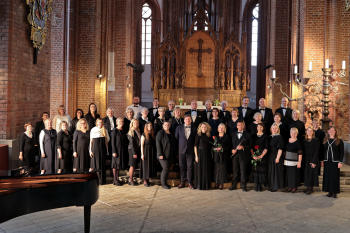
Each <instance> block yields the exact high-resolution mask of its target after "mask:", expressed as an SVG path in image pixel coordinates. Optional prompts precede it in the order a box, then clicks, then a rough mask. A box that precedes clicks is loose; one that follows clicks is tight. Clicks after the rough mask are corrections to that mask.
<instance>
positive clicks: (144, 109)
mask: <svg viewBox="0 0 350 233" xmlns="http://www.w3.org/2000/svg"><path fill="white" fill-rule="evenodd" d="M144 111H147V113H148V112H149V111H148V108H142V109H141V113H142V112H144Z"/></svg>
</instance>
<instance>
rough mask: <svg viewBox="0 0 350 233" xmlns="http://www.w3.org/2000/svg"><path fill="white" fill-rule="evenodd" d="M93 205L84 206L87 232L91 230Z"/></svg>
mask: <svg viewBox="0 0 350 233" xmlns="http://www.w3.org/2000/svg"><path fill="white" fill-rule="evenodd" d="M90 220H91V206H84V229H85V233H89V232H90Z"/></svg>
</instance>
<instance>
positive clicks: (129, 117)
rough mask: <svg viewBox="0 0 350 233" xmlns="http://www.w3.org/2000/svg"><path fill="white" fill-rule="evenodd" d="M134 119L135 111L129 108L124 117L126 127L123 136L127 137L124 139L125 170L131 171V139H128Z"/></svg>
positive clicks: (124, 126)
mask: <svg viewBox="0 0 350 233" xmlns="http://www.w3.org/2000/svg"><path fill="white" fill-rule="evenodd" d="M132 119H134V110H133V109H132V108H127V109H126V110H125V117H124V125H123V134H124V135H125V137H124V140H123V141H124V144H123V145H124V150H123V153H124V156H123V157H124V158H125V169H129V168H128V167H129V149H128V148H129V139H128V136H127V134H128V132H129V129H130V123H131V121H132Z"/></svg>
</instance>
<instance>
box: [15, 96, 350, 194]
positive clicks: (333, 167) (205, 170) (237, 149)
mask: <svg viewBox="0 0 350 233" xmlns="http://www.w3.org/2000/svg"><path fill="white" fill-rule="evenodd" d="M139 101H140V100H139V98H138V97H137V96H135V97H134V98H133V105H131V106H129V107H127V109H126V111H125V117H118V118H116V117H114V110H113V109H112V108H108V109H107V112H106V115H107V116H106V117H105V118H103V119H101V118H100V115H99V114H98V113H97V107H96V105H95V104H93V103H91V104H90V106H89V112H88V113H87V114H86V115H84V112H83V110H81V109H78V110H76V114H75V117H74V119H71V118H70V116H69V115H67V114H66V111H65V107H64V106H63V105H61V106H59V108H58V115H56V116H54V117H53V118H52V120H51V119H50V115H49V113H47V112H44V113H43V115H42V121H39V122H38V123H37V124H36V127H35V131H34V133H32V130H33V126H32V124H31V123H26V124H25V125H24V129H25V132H24V133H23V134H22V135H21V137H20V155H19V159H20V160H22V161H23V162H22V163H23V165H25V166H27V167H28V168H32V167H33V166H34V158H35V154H37V153H38V152H39V153H40V155H41V156H40V173H41V174H50V173H54V172H58V173H61V172H62V171H68V172H70V171H73V172H84V171H97V172H99V177H100V184H105V183H106V167H107V165H106V164H109V163H106V161H110V166H111V168H112V169H113V177H114V179H113V184H114V185H116V186H121V185H122V183H121V182H120V181H119V177H118V176H119V170H120V169H127V168H129V175H130V179H129V185H136V183H135V182H134V179H133V175H134V170H135V168H137V167H138V166H140V173H139V176H140V178H141V179H143V181H144V186H146V187H150V183H149V179H150V178H154V177H156V176H157V171H160V170H162V171H161V185H162V187H163V188H165V189H169V188H170V186H168V184H167V179H168V174H169V170H170V169H171V167H173V169H174V170H176V168H177V166H179V169H180V176H181V183H180V185H179V186H178V188H184V187H186V181H187V186H188V187H189V188H190V189H199V190H207V189H210V188H211V182H215V184H216V186H215V187H216V188H219V189H223V184H224V183H227V182H228V177H229V174H232V186H231V187H230V188H229V190H234V189H237V184H238V181H239V177H240V182H241V188H242V190H243V191H247V185H246V183H247V182H248V181H250V182H254V183H255V189H254V190H255V191H262V185H264V186H266V187H267V188H268V190H270V191H271V192H275V191H277V190H278V189H284V188H286V187H287V191H288V192H291V193H295V192H296V191H297V187H299V186H300V185H301V184H302V183H303V184H304V185H305V186H306V187H307V189H306V191H305V192H304V193H306V194H307V195H309V194H311V193H312V192H313V187H314V186H319V179H318V176H319V174H320V167H324V172H323V185H322V190H323V191H325V192H328V194H327V195H326V196H328V197H334V198H336V197H337V193H339V192H340V168H341V167H342V160H343V156H344V144H343V141H342V139H340V138H339V137H338V133H337V130H336V128H335V127H334V126H333V125H330V127H329V129H328V131H327V132H324V131H323V130H322V129H321V128H320V121H319V120H318V119H313V122H312V126H308V127H306V128H305V124H304V123H303V122H302V121H300V120H299V117H300V113H299V111H298V110H292V109H291V108H288V99H287V98H283V99H282V104H281V107H280V108H278V109H276V111H275V113H274V114H273V112H272V109H270V108H267V107H266V106H265V105H266V101H265V99H263V98H262V99H260V100H259V107H258V108H257V109H251V108H249V107H248V104H249V98H247V97H244V98H243V100H242V106H240V107H237V108H232V110H231V111H228V110H227V102H226V101H223V102H222V103H221V106H222V110H219V109H218V108H216V107H214V108H213V107H212V103H211V101H207V102H206V103H205V106H206V109H205V110H204V111H199V110H197V101H195V100H194V101H192V103H191V110H190V111H188V112H186V113H185V116H184V118H182V117H181V109H180V108H179V107H175V103H174V101H172V100H170V101H169V102H168V109H166V108H164V107H159V106H158V103H159V102H158V100H157V99H154V101H153V107H152V108H150V109H147V108H143V107H142V106H140V104H139ZM173 165H174V166H173ZM108 166H109V165H108Z"/></svg>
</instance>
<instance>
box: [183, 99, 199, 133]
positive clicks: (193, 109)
mask: <svg viewBox="0 0 350 233" xmlns="http://www.w3.org/2000/svg"><path fill="white" fill-rule="evenodd" d="M197 106H198V104H197V101H196V100H193V101H192V102H191V110H190V111H187V112H185V115H190V116H191V119H192V125H193V126H195V127H196V129H197V127H198V125H199V124H200V123H202V122H203V119H202V113H201V112H200V111H198V110H197Z"/></svg>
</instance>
